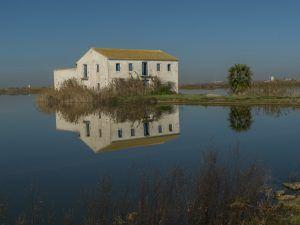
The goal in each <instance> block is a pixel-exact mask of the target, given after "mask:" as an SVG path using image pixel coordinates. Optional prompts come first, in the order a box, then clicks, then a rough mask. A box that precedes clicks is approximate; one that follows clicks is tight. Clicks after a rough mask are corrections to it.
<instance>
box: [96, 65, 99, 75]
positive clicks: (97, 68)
mask: <svg viewBox="0 0 300 225" xmlns="http://www.w3.org/2000/svg"><path fill="white" fill-rule="evenodd" d="M96 70H97V73H99V71H100V66H99V64H97V66H96Z"/></svg>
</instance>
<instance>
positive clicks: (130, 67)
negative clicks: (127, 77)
mask: <svg viewBox="0 0 300 225" xmlns="http://www.w3.org/2000/svg"><path fill="white" fill-rule="evenodd" d="M128 69H129V71H133V65H132V63H129V64H128Z"/></svg>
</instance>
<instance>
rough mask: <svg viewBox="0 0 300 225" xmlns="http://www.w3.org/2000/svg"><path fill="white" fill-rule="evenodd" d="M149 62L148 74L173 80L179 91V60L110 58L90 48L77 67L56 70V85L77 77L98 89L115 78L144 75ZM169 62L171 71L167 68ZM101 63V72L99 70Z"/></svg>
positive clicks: (165, 79) (82, 82) (86, 84)
mask: <svg viewBox="0 0 300 225" xmlns="http://www.w3.org/2000/svg"><path fill="white" fill-rule="evenodd" d="M143 62H147V63H148V75H149V76H157V77H159V78H160V79H161V80H162V81H163V82H172V83H173V84H174V88H175V91H177V92H178V62H177V61H141V60H109V59H107V58H106V57H104V56H103V55H101V54H100V53H98V52H96V51H94V50H93V49H90V50H89V51H88V52H86V53H85V54H84V55H83V56H82V57H81V58H80V59H79V60H78V61H77V63H76V65H77V66H76V68H72V69H64V70H55V71H54V87H55V88H59V87H60V85H61V84H62V83H63V81H65V80H67V79H70V78H76V79H77V80H78V82H79V83H81V84H82V85H85V86H87V87H88V88H95V89H98V84H100V88H102V87H105V86H107V85H108V84H109V82H111V81H112V80H113V79H115V78H124V79H127V78H130V77H137V76H141V75H142V63H143ZM116 63H120V67H121V70H120V71H116ZM129 63H132V65H133V71H129ZM158 63H159V64H160V71H157V64H158ZM84 64H86V65H87V68H88V69H87V71H88V78H87V79H83V78H84V76H83V74H84ZM168 64H170V65H171V71H168V70H167V66H168ZM97 65H99V72H97Z"/></svg>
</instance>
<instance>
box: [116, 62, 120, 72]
mask: <svg viewBox="0 0 300 225" xmlns="http://www.w3.org/2000/svg"><path fill="white" fill-rule="evenodd" d="M116 71H121V65H120V63H116Z"/></svg>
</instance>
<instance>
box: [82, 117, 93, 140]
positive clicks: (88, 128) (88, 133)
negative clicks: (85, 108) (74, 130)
mask: <svg viewBox="0 0 300 225" xmlns="http://www.w3.org/2000/svg"><path fill="white" fill-rule="evenodd" d="M83 123H84V124H85V136H87V137H89V136H91V126H90V121H83Z"/></svg>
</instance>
